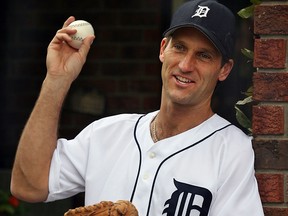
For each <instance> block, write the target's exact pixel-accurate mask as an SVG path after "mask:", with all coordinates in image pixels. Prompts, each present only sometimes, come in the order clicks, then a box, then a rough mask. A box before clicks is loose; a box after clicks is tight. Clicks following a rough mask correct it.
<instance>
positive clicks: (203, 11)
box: [191, 5, 210, 18]
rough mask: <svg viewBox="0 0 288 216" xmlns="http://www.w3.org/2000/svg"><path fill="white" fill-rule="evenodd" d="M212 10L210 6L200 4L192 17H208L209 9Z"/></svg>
mask: <svg viewBox="0 0 288 216" xmlns="http://www.w3.org/2000/svg"><path fill="white" fill-rule="evenodd" d="M209 10H210V8H208V7H207V6H200V5H198V9H197V10H196V12H195V14H194V15H193V16H192V17H191V18H193V17H195V16H198V17H200V18H201V17H207V14H208V11H209Z"/></svg>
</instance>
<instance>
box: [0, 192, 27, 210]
mask: <svg viewBox="0 0 288 216" xmlns="http://www.w3.org/2000/svg"><path fill="white" fill-rule="evenodd" d="M1 213H3V214H5V215H21V214H23V213H24V207H23V204H22V203H21V202H20V201H19V200H18V199H17V198H16V197H14V196H13V195H11V194H10V193H8V192H4V191H0V214H1Z"/></svg>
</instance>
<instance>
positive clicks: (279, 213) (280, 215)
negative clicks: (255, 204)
mask: <svg viewBox="0 0 288 216" xmlns="http://www.w3.org/2000/svg"><path fill="white" fill-rule="evenodd" d="M264 214H265V216H287V215H288V207H285V208H283V207H278V208H276V207H274V208H273V207H264Z"/></svg>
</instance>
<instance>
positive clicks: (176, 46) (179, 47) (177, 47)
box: [174, 44, 185, 51]
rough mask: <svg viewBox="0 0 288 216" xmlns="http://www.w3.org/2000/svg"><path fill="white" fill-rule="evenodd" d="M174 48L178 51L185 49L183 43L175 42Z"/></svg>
mask: <svg viewBox="0 0 288 216" xmlns="http://www.w3.org/2000/svg"><path fill="white" fill-rule="evenodd" d="M174 48H175V49H176V50H178V51H184V49H185V47H184V46H183V45H181V44H175V45H174Z"/></svg>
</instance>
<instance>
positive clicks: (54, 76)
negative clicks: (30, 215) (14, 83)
mask: <svg viewBox="0 0 288 216" xmlns="http://www.w3.org/2000/svg"><path fill="white" fill-rule="evenodd" d="M74 20H75V18H74V17H69V18H68V19H67V20H66V22H65V23H64V25H63V28H62V29H60V30H59V31H58V32H57V34H56V35H55V37H54V38H53V40H52V41H51V43H50V44H49V47H48V51H47V60H46V62H47V75H46V78H45V80H44V82H43V84H42V88H41V92H40V95H39V97H38V100H37V102H36V104H35V107H34V109H33V111H32V113H31V115H30V117H29V119H28V121H27V123H26V125H25V128H24V130H23V132H22V135H21V138H20V141H19V145H18V149H17V153H16V157H15V162H14V166H13V170H12V178H11V192H12V193H13V195H15V196H16V197H18V198H19V199H22V200H25V201H27V202H40V201H44V200H46V198H47V196H48V178H49V169H50V163H51V158H52V155H53V152H54V150H55V148H56V142H57V131H58V124H59V118H60V113H61V109H62V105H63V101H64V99H65V97H66V94H67V92H68V90H69V88H70V86H71V84H72V82H73V81H74V80H75V79H76V78H77V76H78V75H79V73H80V71H81V69H82V67H83V64H84V63H85V61H86V57H87V54H88V52H89V49H90V45H91V43H92V42H93V39H94V36H89V37H87V38H86V39H85V40H84V42H83V44H82V46H81V48H80V49H79V50H75V49H73V48H71V47H70V46H68V45H67V42H68V41H70V40H71V38H70V36H69V35H71V34H74V33H76V30H73V29H71V28H69V27H67V26H68V25H69V24H70V23H71V22H72V21H74Z"/></svg>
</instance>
